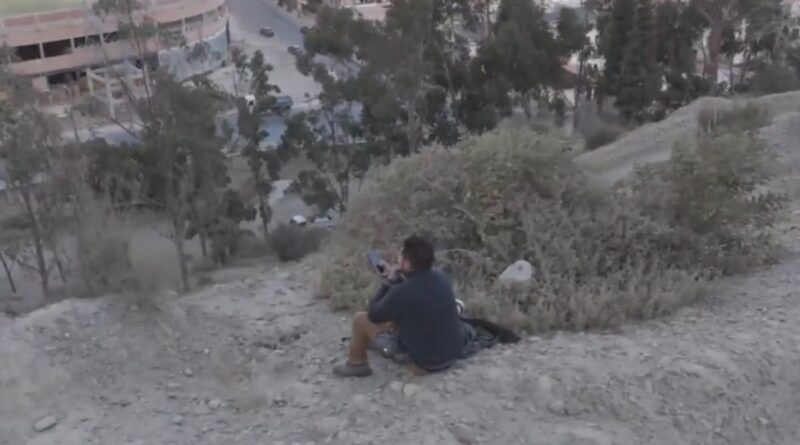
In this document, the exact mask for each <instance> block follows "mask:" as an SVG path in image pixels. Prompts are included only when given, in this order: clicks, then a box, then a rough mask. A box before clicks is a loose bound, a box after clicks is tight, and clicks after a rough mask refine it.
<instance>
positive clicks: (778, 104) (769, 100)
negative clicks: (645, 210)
mask: <svg viewBox="0 0 800 445" xmlns="http://www.w3.org/2000/svg"><path fill="white" fill-rule="evenodd" d="M738 102H741V101H733V100H728V99H721V98H716V97H704V98H701V99H699V100H697V101H695V102H692V103H691V104H689V105H687V106H685V107H683V108H681V109H679V110H677V111H676V112H674V113H673V114H671V115H670V116H669V117H667V118H666V119H664V120H663V121H661V122H656V123H654V124H649V125H645V126H643V127H641V128H639V129H637V130H636V131H632V132H630V133H628V134H626V135H625V136H623V137H622V138H620V139H619V140H618V141H615V142H613V143H611V144H609V145H606V146H604V147H601V148H599V149H597V150H594V151H590V152H587V153H584V154H582V155H580V156H578V157H577V158H576V162H577V163H578V164H579V165H581V166H583V167H584V169H585V170H586V171H588V172H590V173H592V174H594V175H595V176H597V177H598V179H599V180H600V182H601V183H603V184H605V185H611V184H613V183H614V182H616V181H617V180H619V179H622V178H623V177H625V175H627V174H628V172H629V171H630V170H631V169H632V168H633V166H634V165H635V164H645V163H648V162H658V161H664V160H667V159H669V154H670V150H671V149H672V147H673V146H674V145H675V143H676V142H678V141H679V140H681V139H685V138H686V137H687V136H691V135H692V134H695V133H696V132H697V129H698V127H697V115H698V114H699V113H700V111H701V110H703V109H706V108H729V107H733V106H734V104H736V103H738ZM752 102H754V103H756V104H758V105H761V106H763V107H765V108H767V109H768V110H770V111H771V112H772V114H773V115H774V116H775V117H776V120H780V119H781V117H782V116H783V118H784V119H785V117H786V116H787V115H791V114H793V113H796V112H800V91H796V92H792V93H784V94H773V95H769V96H762V97H759V98H756V99H753V100H752ZM795 130H797V129H795ZM798 131H800V130H798ZM798 134H800V133H798ZM797 141H798V139H794V140H789V142H792V143H793V144H796V143H797Z"/></svg>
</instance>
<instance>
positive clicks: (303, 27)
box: [300, 26, 314, 34]
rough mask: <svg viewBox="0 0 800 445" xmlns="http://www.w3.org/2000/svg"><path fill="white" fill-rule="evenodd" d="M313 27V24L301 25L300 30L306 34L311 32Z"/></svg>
mask: <svg viewBox="0 0 800 445" xmlns="http://www.w3.org/2000/svg"><path fill="white" fill-rule="evenodd" d="M312 29H314V27H313V26H301V27H300V32H301V33H303V34H305V33H307V32H309V31H311V30H312Z"/></svg>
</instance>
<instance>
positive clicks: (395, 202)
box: [322, 130, 778, 332]
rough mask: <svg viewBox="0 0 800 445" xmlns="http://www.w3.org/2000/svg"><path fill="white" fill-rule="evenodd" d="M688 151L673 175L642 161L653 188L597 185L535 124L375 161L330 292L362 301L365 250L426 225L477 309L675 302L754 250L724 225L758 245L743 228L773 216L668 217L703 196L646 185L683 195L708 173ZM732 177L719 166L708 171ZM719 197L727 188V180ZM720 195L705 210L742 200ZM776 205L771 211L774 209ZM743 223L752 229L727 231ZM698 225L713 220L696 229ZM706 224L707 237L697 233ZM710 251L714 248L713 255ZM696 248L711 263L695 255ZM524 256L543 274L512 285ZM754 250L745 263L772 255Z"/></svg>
mask: <svg viewBox="0 0 800 445" xmlns="http://www.w3.org/2000/svg"><path fill="white" fill-rule="evenodd" d="M721 143H722V142H721ZM742 151H745V152H747V153H750V154H752V155H753V156H754V157H755V156H756V155H757V152H752V153H751V152H749V151H747V150H745V148H744V147H742V148H741V150H740V151H737V153H739V154H741V153H742ZM715 153H717V152H716V151H715ZM717 154H719V153H717ZM692 159H695V158H692ZM718 160H719V159H718V158H716V157H714V156H702V157H698V158H696V162H700V163H703V165H704V169H705V171H706V172H708V171H710V170H711V169H713V166H711V165H706V164H705V163H707V162H716V161H718ZM730 160H734V159H733V157H731V159H730ZM686 162H687V161H686V160H685V159H683V158H681V156H679V157H678V161H677V163H676V164H675V165H674V166H672V167H671V168H669V169H667V170H668V171H672V172H673V175H667V174H660V173H659V174H651V175H647V174H645V173H644V171H642V172H640V174H639V175H638V177H637V180H638V181H639V182H638V183H637V186H641V187H644V189H643V190H646V192H645V191H642V192H636V193H622V192H614V193H612V192H611V191H604V190H598V189H597V188H596V187H593V186H592V185H591V183H590V182H589V181H588V180H587V178H586V177H584V175H583V174H582V173H581V172H580V171H579V170H578V169H577V168H576V167H575V166H574V165H573V164H572V162H571V160H570V159H569V158H568V157H567V156H566V155H564V154H563V153H562V152H561V150H560V144H558V143H557V142H555V141H553V140H551V139H547V138H545V137H541V136H537V135H536V134H534V133H532V132H530V131H523V130H507V131H503V132H497V133H492V134H488V135H485V136H482V137H480V138H477V139H473V140H470V141H467V142H464V143H462V144H461V145H460V147H459V148H458V149H455V150H449V151H444V150H431V151H428V152H425V153H422V154H419V155H415V156H412V157H409V158H406V159H401V160H396V161H394V162H393V163H392V164H390V165H389V166H388V167H386V168H384V169H381V170H380V171H378V172H374V174H373V175H372V177H371V179H370V180H369V182H368V183H367V184H366V185H365V187H364V192H363V193H361V194H360V195H359V196H357V197H356V198H355V199H354V202H353V204H352V206H351V208H350V211H349V213H348V214H347V215H346V216H345V219H344V221H343V222H344V224H343V225H342V226H341V227H340V228H339V230H338V231H337V233H336V235H335V237H334V239H333V242H332V245H331V255H330V261H329V262H328V263H327V264H325V265H324V267H323V270H322V289H323V293H324V295H326V296H328V297H329V298H330V300H331V303H332V305H333V306H334V307H336V308H340V309H351V310H357V309H363V307H364V305H365V304H366V302H367V300H368V298H369V297H370V296H371V294H372V292H373V291H374V287H375V284H376V283H375V282H376V280H375V278H374V276H372V275H371V273H370V272H369V271H368V269H367V268H366V267H365V265H364V257H363V256H364V252H366V251H367V250H368V249H370V248H378V249H382V250H384V253H385V254H386V255H387V256H389V255H392V254H394V253H396V249H397V246H398V243H399V242H400V241H401V240H402V239H403V238H404V237H405V236H408V235H410V234H413V233H419V234H423V235H427V236H429V237H430V238H432V239H433V240H434V242H435V243H436V246H437V258H438V262H439V266H440V267H442V268H444V269H445V270H446V271H447V272H448V273H450V275H451V276H452V277H453V278H454V280H455V282H456V283H457V286H458V288H459V292H460V294H461V295H462V297H463V298H464V299H465V300H466V302H467V305H468V307H469V310H470V312H471V313H474V314H477V315H478V316H482V317H487V318H490V319H493V320H498V321H502V322H504V323H508V324H510V325H512V326H514V327H516V328H519V329H523V330H525V331H529V332H530V331H543V330H549V329H586V328H592V327H604V326H610V325H614V324H617V323H619V322H620V321H622V320H624V319H629V318H635V319H639V318H650V317H655V316H659V315H662V314H665V313H668V312H670V311H671V310H673V309H675V308H677V307H679V306H681V305H684V304H686V303H688V302H691V301H694V300H695V299H696V298H698V296H700V295H702V292H703V290H704V289H706V286H705V283H706V281H705V280H706V278H708V277H709V276H712V275H713V274H715V273H717V272H718V271H720V270H721V271H723V272H729V271H733V270H734V269H733V268H731V267H728V266H724V267H723V266H721V265H723V264H727V263H728V262H729V260H730V258H729V256H727V255H729V254H730V255H735V256H736V257H737V258H738V257H739V256H740V255H746V254H747V251H746V249H745V250H736V249H733V250H730V249H728V250H725V249H717V250H714V249H713V247H715V246H714V244H713V243H715V242H717V243H722V244H724V243H727V242H728V241H730V239H729V238H728V237H726V234H728V233H734V232H735V233H736V234H737V235H739V236H741V238H738V240H739V241H741V240H746V241H747V245H748V246H750V247H755V245H756V244H757V243H756V242H755V241H756V240H755V239H750V238H747V233H748V232H747V230H745V228H746V227H751V226H752V225H761V223H763V222H764V221H759V220H757V218H755V213H754V209H752V210H753V211H748V213H747V215H748V217H747V219H746V221H744V222H742V221H737V222H735V223H731V225H729V224H728V221H727V220H725V219H722V220H719V221H717V222H721V226H720V227H719V229H718V230H717V231H716V232H715V231H714V230H713V229H712V230H710V231H709V230H708V229H706V228H704V226H703V225H702V224H700V225H697V226H695V225H694V224H695V222H696V221H694V220H691V221H689V220H685V219H681V218H676V217H669V216H670V215H674V214H678V213H679V212H678V211H677V208H679V207H680V206H683V205H685V204H692V203H693V201H682V200H681V199H672V200H670V199H667V198H664V200H663V205H664V207H656V208H652V207H647V206H645V205H644V204H645V203H646V199H645V197H646V196H649V194H650V193H655V191H656V190H658V189H661V190H665V191H666V190H671V191H672V192H673V193H675V194H678V193H679V192H680V189H678V188H672V189H669V187H671V186H672V184H675V183H680V182H681V181H683V180H684V179H685V178H687V177H688V178H691V179H692V181H695V185H697V184H698V183H699V181H700V178H699V177H697V175H696V174H695V173H694V172H693V171H690V170H689V167H686V168H685V169H681V168H678V167H680V166H683V165H684V164H685V163H686ZM750 166H751V167H755V163H750ZM731 168H732V167H731ZM748 168H749V167H748ZM732 172H733V173H735V174H739V173H743V172H750V170H748V169H744V170H736V169H733V170H732ZM753 177H755V176H753ZM727 179H729V178H727V176H726V175H718V176H714V177H712V179H709V181H710V182H711V183H714V181H717V180H718V181H725V180H727ZM750 179H752V178H750ZM750 179H747V180H750ZM726 190H732V189H730V188H729V189H726ZM673 196H674V195H673ZM719 196H723V197H725V194H724V190H720V191H719ZM736 196H737V198H741V196H742V195H736ZM678 198H680V197H678ZM686 199H688V198H686ZM697 199H698V200H699V199H702V197H697ZM715 202H716V201H715ZM715 202H708V203H706V204H704V205H705V207H704V211H705V210H711V211H715V210H716V211H719V210H725V209H719V208H717V207H720V206H726V205H730V204H731V203H739V201H738V200H731V199H723V200H721V201H719V203H718V204H716V205H715ZM639 204H641V205H639ZM775 204H777V203H775ZM743 205H744V204H743ZM665 208H666V209H670V210H672V213H669V212H666V211H665V210H664V209H665ZM762 208H770V209H777V208H778V206H777V205H775V206H772V205H764V206H763V207H762ZM748 210H751V209H749V208H748ZM698 211H699V210H698ZM725 211H726V214H727V215H730V214H731V213H732V212H728V211H727V210H725ZM733 216H734V217H735V216H736V215H733ZM772 217H774V213H773V212H769V213H768V214H767V215H765V216H764V219H769V218H772ZM734 226H735V227H737V228H738V229H742V230H738V229H737V230H730V231H729V230H728V229H729V227H734ZM764 226H766V225H764ZM695 230H698V231H700V230H707V231H706V232H702V231H701V232H698V234H697V235H695V232H694V231H695ZM710 233H715V234H717V235H714V236H712V235H710ZM681 236H685V237H686V238H685V239H683V238H681ZM696 236H697V237H701V238H702V239H703V240H704V243H700V244H697V243H695V237H696ZM757 238H758V239H759V240H763V239H762V238H761V235H757ZM707 249H711V250H712V251H714V252H716V253H715V255H714V256H707V255H706V254H705V251H706V250H707ZM691 258H701V259H702V260H703V263H701V264H693V263H692V262H691V261H689V260H688V259H691ZM518 259H525V260H527V261H529V262H531V263H532V264H533V265H534V266H535V267H536V269H537V274H536V278H535V281H534V282H532V283H530V284H529V285H524V286H512V287H508V286H502V285H498V284H497V283H495V278H496V277H497V276H498V275H499V273H500V272H501V271H502V270H503V269H504V268H505V267H506V266H508V265H509V264H511V263H513V262H514V261H516V260H518ZM754 259H755V260H757V261H752V262H749V263H748V265H752V264H755V263H757V262H759V261H761V260H762V259H764V257H763V256H758V258H754Z"/></svg>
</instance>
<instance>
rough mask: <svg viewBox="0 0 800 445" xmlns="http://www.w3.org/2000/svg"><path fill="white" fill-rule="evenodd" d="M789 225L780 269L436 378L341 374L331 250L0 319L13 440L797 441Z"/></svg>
mask: <svg viewBox="0 0 800 445" xmlns="http://www.w3.org/2000/svg"><path fill="white" fill-rule="evenodd" d="M798 103H799V104H800V102H798ZM798 128H800V115H797V114H791V113H790V114H786V115H781V116H779V118H777V119H776V120H775V124H774V125H773V126H771V127H770V128H767V129H765V130H764V131H763V132H762V135H764V137H765V138H767V139H768V141H769V143H770V145H771V146H773V147H775V148H777V149H780V150H777V151H778V152H780V153H781V154H783V155H784V156H786V155H791V154H793V151H792V150H790V148H795V150H796V148H797V142H796V141H798V140H800V139H798V138H797V135H798V133H794V131H797V129H798ZM642 131H643V132H646V131H651V130H650V129H647V128H646V129H644V130H642ZM664 131H665V132H666V130H664ZM634 136H635V134H634V135H632V136H630V137H631V138H632V137H634ZM637 156H639V155H635V156H631V158H636V157H637ZM785 159H786V162H785V164H786V165H789V166H793V165H795V162H796V161H795V157H794V156H787V157H786V158H785ZM790 161H791V162H790ZM785 179H786V180H785V181H783V182H782V185H783V186H784V187H787V190H795V189H796V186H797V184H798V180H797V176H795V175H794V174H793V175H791V176H787V177H786V178H785ZM781 230H782V233H783V236H784V239H785V244H786V250H787V254H786V258H785V260H784V262H783V263H782V264H780V265H777V266H775V267H772V268H769V269H765V270H763V271H760V272H759V273H757V274H754V275H752V276H750V277H743V278H737V279H734V280H729V281H726V282H724V283H722V285H721V287H720V289H719V291H718V293H717V294H716V296H715V297H714V298H713V299H711V301H708V302H707V303H705V304H704V305H702V306H699V307H693V308H686V309H684V310H683V311H681V312H680V313H679V314H676V315H675V316H674V317H671V318H669V319H664V320H660V321H653V322H647V323H638V324H631V325H628V326H626V327H625V328H623V329H620V330H617V331H615V332H607V333H591V334H586V333H582V334H571V333H560V334H556V335H554V336H551V337H532V338H527V339H525V340H524V342H523V343H522V344H520V345H517V346H515V347H513V348H496V349H494V350H490V351H485V352H484V353H481V354H480V355H479V356H478V357H476V358H475V359H473V360H471V361H468V362H466V363H463V364H461V365H460V367H459V368H458V369H456V370H454V371H452V372H448V373H445V374H443V375H435V376H429V377H425V378H415V377H411V376H410V375H409V374H408V373H406V372H405V371H404V370H401V369H397V368H395V367H394V366H391V365H389V364H387V363H385V362H384V361H382V360H380V359H376V360H375V361H374V363H373V364H374V365H375V366H376V374H375V375H374V376H373V377H370V378H368V379H366V380H360V381H342V380H337V379H334V378H332V377H330V367H331V364H332V363H333V362H334V361H337V360H340V359H341V358H342V355H343V352H344V349H343V348H344V343H343V342H342V340H341V339H342V337H344V336H346V335H348V328H349V326H348V322H347V318H346V317H345V314H335V313H331V312H330V311H329V310H328V308H327V306H326V304H325V303H324V302H320V301H317V300H315V299H314V298H313V296H312V292H313V289H314V287H315V283H316V280H317V277H316V272H315V271H316V264H315V263H316V261H317V260H318V259H317V258H311V259H309V260H308V261H306V262H304V263H302V264H296V265H290V266H282V267H277V268H266V267H265V268H264V269H262V270H254V271H253V273H252V275H251V278H248V279H245V280H242V281H239V282H234V283H230V284H223V285H217V286H212V287H209V288H207V289H203V290H200V291H198V292H196V293H194V294H191V295H187V296H185V297H181V298H177V297H176V296H166V297H164V298H159V299H157V301H158V302H159V303H158V305H157V306H158V307H154V306H153V305H150V304H147V303H144V302H138V303H137V302H134V301H131V300H126V299H123V298H116V299H114V298H106V299H99V300H68V301H63V302H61V303H58V304H55V305H52V306H49V307H46V308H43V309H41V310H38V311H36V312H34V313H31V314H29V315H28V316H26V317H23V318H19V319H16V320H13V321H12V320H9V319H3V318H0V357H2V358H3V361H2V365H1V366H0V445H86V444H102V445H124V444H136V445H151V444H159V445H205V444H208V445H218V444H248V445H249V444H253V445H255V444H283V445H291V444H323V443H331V444H343V445H351V444H369V443H375V444H423V445H424V444H431V445H432V444H534V445H561V444H563V445H617V444H619V445H640V444H653V445H674V444H692V445H693V444H698V445H699V444H704V445H705V444H720V445H722V444H726V445H727V444H732V445H739V444H741V445H754V444H765V445H766V444H776V445H782V444H785V445H795V444H797V443H800V424H799V423H798V422H797V419H800V323H798V320H800V274H797V271H798V270H800V237H798V233H800V232H798V230H800V208H798V207H797V206H795V210H794V211H793V213H792V217H791V219H790V220H789V221H786V223H785V224H784V225H782V227H781ZM49 416H52V417H50V419H47V417H49ZM37 421H39V422H37ZM37 426H38V427H39V429H42V428H44V427H45V426H50V428H49V429H47V430H45V431H41V432H37V431H36V428H35V427H37Z"/></svg>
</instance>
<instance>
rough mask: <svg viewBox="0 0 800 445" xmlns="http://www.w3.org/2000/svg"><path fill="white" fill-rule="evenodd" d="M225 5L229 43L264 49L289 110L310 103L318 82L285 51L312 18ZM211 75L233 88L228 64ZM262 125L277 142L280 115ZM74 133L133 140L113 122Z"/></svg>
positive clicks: (267, 2)
mask: <svg viewBox="0 0 800 445" xmlns="http://www.w3.org/2000/svg"><path fill="white" fill-rule="evenodd" d="M228 5H229V8H230V21H231V39H232V40H233V42H232V44H233V45H239V46H240V47H242V48H243V49H244V50H245V52H247V53H248V54H253V53H254V52H255V51H257V50H260V51H261V52H262V53H264V55H265V57H266V59H267V62H268V63H270V64H272V66H273V68H274V70H273V71H272V73H271V75H270V81H271V82H272V83H274V84H276V85H278V86H279V87H280V89H281V93H280V94H285V95H288V96H291V97H292V100H294V106H293V107H292V111H291V113H292V114H294V113H299V112H302V111H306V110H308V109H309V108H310V107H312V106H313V102H312V101H311V99H312V98H313V97H314V96H315V95H316V94H317V92H318V91H319V86H318V85H317V84H316V83H315V82H314V80H313V79H311V78H310V77H305V76H303V75H301V74H300V73H299V72H298V71H297V68H296V67H295V59H294V56H292V55H291V54H289V52H288V51H287V48H288V47H289V46H290V45H298V46H302V44H303V34H302V33H301V32H300V27H301V26H303V25H311V24H312V22H311V21H310V20H308V19H303V18H298V17H296V16H294V15H292V14H291V13H289V12H287V11H285V10H283V9H282V8H280V7H279V6H278V5H277V3H276V2H275V1H273V0H229V1H228ZM263 27H269V28H272V30H273V31H274V32H275V36H274V37H269V38H268V37H263V36H261V35H260V34H259V30H260V29H261V28H263ZM211 78H212V80H214V81H215V82H216V83H218V84H220V86H221V87H222V88H224V89H225V90H228V91H230V92H233V88H232V85H231V81H232V76H231V68H230V67H228V68H224V69H220V70H218V71H217V72H215V73H213V74H212V75H211ZM221 118H222V119H224V120H225V121H227V122H228V124H230V125H231V126H232V128H235V127H236V114H235V113H233V112H231V113H226V114H225V115H224V116H222V117H221ZM263 129H264V130H265V131H266V132H267V133H268V136H267V138H266V140H265V144H266V145H273V146H274V145H277V144H278V143H279V142H280V138H281V136H282V134H283V131H284V129H285V125H284V120H283V117H281V116H270V117H268V118H267V119H266V120H265V121H264V127H263ZM78 136H79V138H80V139H82V140H87V139H92V138H102V139H105V140H106V141H108V142H109V143H110V144H114V145H118V144H121V143H125V142H127V143H135V142H136V138H135V137H134V136H133V135H131V134H130V133H129V132H127V131H125V130H124V129H122V128H120V127H119V126H118V125H115V124H105V125H102V126H97V127H94V128H91V129H82V130H80V131H79V132H78ZM63 137H64V138H65V139H66V140H74V133H73V131H71V130H70V131H65V132H64V134H63Z"/></svg>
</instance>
